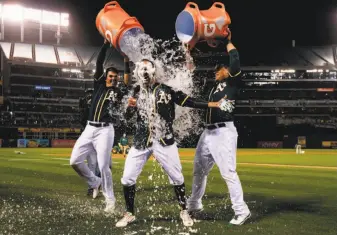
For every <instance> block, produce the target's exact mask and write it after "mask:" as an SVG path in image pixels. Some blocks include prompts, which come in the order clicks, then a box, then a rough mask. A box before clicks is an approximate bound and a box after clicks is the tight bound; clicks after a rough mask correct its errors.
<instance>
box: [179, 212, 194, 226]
mask: <svg viewBox="0 0 337 235" xmlns="http://www.w3.org/2000/svg"><path fill="white" fill-rule="evenodd" d="M180 218H181V219H182V221H183V224H184V226H186V227H191V226H192V225H193V219H192V218H191V216H190V214H188V212H187V210H182V211H180Z"/></svg>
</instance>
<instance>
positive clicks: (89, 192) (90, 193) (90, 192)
mask: <svg viewBox="0 0 337 235" xmlns="http://www.w3.org/2000/svg"><path fill="white" fill-rule="evenodd" d="M93 193H94V189H93V188H88V192H87V196H89V197H92V195H93Z"/></svg>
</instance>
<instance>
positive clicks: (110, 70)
mask: <svg viewBox="0 0 337 235" xmlns="http://www.w3.org/2000/svg"><path fill="white" fill-rule="evenodd" d="M109 72H113V73H116V74H118V70H117V69H116V68H115V67H109V68H107V69H106V70H105V74H106V75H107V74H108V73H109Z"/></svg>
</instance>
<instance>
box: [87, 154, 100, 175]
mask: <svg viewBox="0 0 337 235" xmlns="http://www.w3.org/2000/svg"><path fill="white" fill-rule="evenodd" d="M87 163H88V167H89V169H90V170H91V171H92V172H93V173H94V174H95V175H97V173H98V171H99V169H97V168H98V167H97V154H96V151H92V152H91V153H90V154H89V155H88V157H87Z"/></svg>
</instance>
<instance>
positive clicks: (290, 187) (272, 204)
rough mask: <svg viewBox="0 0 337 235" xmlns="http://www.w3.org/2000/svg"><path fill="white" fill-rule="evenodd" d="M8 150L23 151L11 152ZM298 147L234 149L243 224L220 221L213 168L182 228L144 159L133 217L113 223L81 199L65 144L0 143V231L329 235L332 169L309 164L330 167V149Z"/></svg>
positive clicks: (99, 205)
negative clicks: (245, 211) (195, 212)
mask: <svg viewBox="0 0 337 235" xmlns="http://www.w3.org/2000/svg"><path fill="white" fill-rule="evenodd" d="M15 150H19V151H23V152H25V153H26V154H24V155H18V154H15V153H14V151H15ZM305 151H306V153H305V154H304V155H296V154H295V153H294V152H295V151H294V150H261V149H244V150H239V153H238V159H237V160H238V163H239V164H238V173H239V176H240V179H241V182H242V185H243V188H244V193H245V200H246V202H247V204H248V206H249V207H250V209H251V211H252V213H253V217H252V219H251V220H250V221H249V222H248V223H247V224H246V225H244V226H240V227H234V226H229V225H228V221H229V220H230V219H231V217H232V216H233V212H232V210H231V205H230V200H229V195H228V193H227V188H226V185H225V183H224V181H223V180H222V179H221V177H220V174H219V171H218V169H217V168H216V167H215V168H214V169H213V170H212V172H211V174H210V175H209V178H208V186H207V191H206V195H205V198H204V206H205V211H204V212H203V213H202V214H200V216H199V217H198V218H197V220H198V221H197V223H196V224H195V225H194V226H193V227H192V230H190V231H189V229H188V228H184V227H183V226H182V223H181V221H180V220H179V209H178V208H177V203H176V201H175V198H174V193H173V189H172V187H171V186H170V185H169V184H168V179H167V177H166V175H165V174H164V173H163V172H162V170H161V168H160V167H159V166H158V164H157V163H155V162H153V161H152V160H150V161H149V162H148V163H147V165H146V167H145V168H144V170H143V172H142V174H141V176H140V177H139V179H138V184H137V188H138V190H137V195H136V207H137V211H138V212H137V218H138V220H137V222H136V223H134V224H132V225H130V227H127V228H125V229H117V228H115V223H116V221H117V219H120V216H119V215H118V216H107V215H105V214H104V213H103V211H102V209H103V208H104V203H103V198H102V197H100V198H99V199H98V200H93V199H91V198H87V197H86V195H85V194H86V189H87V188H86V187H87V186H86V184H85V182H83V181H82V179H81V178H80V177H79V176H77V175H76V173H75V172H74V171H73V170H72V168H71V167H70V166H69V165H68V163H69V161H68V156H69V155H70V153H71V149H0V199H1V200H0V234H114V235H115V234H137V235H138V234H174V235H177V234H188V233H189V234H191V235H192V234H208V235H209V234H231V235H233V234H234V235H235V234H259V235H272V234H280V235H281V234H282V235H288V234H289V235H290V234H294V235H296V234H303V235H312V234H320V235H323V234H324V235H325V234H331V235H332V234H333V235H335V234H336V230H337V222H336V221H337V196H336V195H337V169H333V168H330V169H329V168H327V169H324V168H321V169H318V168H315V166H325V167H337V151H333V150H305ZM181 153H182V157H181V158H182V159H183V160H184V161H185V162H183V171H184V176H185V182H186V186H187V194H188V195H189V194H190V189H191V182H192V169H193V163H192V160H193V153H192V152H191V150H190V149H183V150H181ZM48 154H55V156H52V155H48ZM241 163H251V164H252V165H248V164H241ZM256 163H257V164H271V165H268V166H267V165H266V166H261V165H257V164H256ZM273 164H280V165H290V166H277V165H273ZM292 165H300V166H311V167H310V168H296V167H293V166H292ZM123 166H124V159H115V158H114V159H113V179H114V189H115V195H116V197H117V202H118V203H119V207H120V208H119V210H120V211H122V207H123V203H124V200H123V196H122V195H123V193H122V186H121V183H120V178H121V175H122V172H123ZM150 176H152V177H150ZM151 178H152V179H153V180H151Z"/></svg>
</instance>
